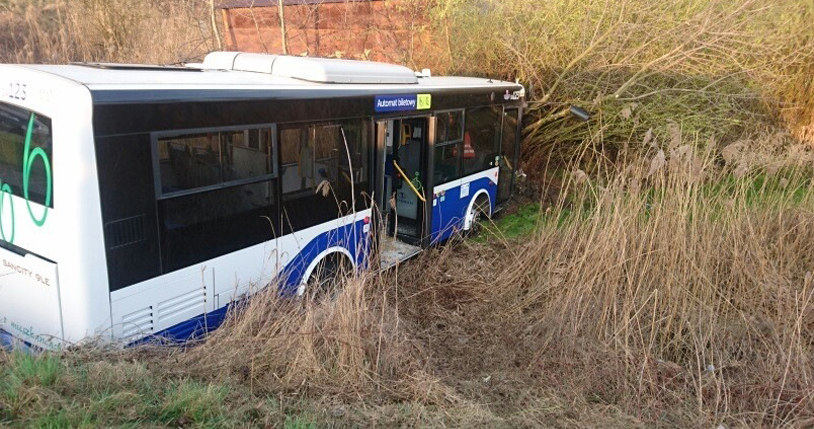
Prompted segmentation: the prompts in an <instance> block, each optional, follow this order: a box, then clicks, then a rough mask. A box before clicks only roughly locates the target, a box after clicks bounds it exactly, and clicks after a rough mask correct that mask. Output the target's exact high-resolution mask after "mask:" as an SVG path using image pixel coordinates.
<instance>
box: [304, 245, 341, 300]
mask: <svg viewBox="0 0 814 429" xmlns="http://www.w3.org/2000/svg"><path fill="white" fill-rule="evenodd" d="M351 272H353V264H351V262H350V260H349V259H348V257H347V256H346V255H343V254H342V253H339V252H336V253H331V254H329V255H327V256H325V257H324V258H322V260H320V261H319V263H317V265H316V267H314V270H313V271H311V275H310V276H308V281H306V282H305V289H304V291H303V292H302V294H301V295H302V296H303V297H304V298H307V299H310V300H315V299H321V298H323V297H325V296H332V297H334V296H336V294H337V293H338V291H339V286H340V285H341V283H342V279H344V278H345V277H346V276H348V275H349V274H350V273H351Z"/></svg>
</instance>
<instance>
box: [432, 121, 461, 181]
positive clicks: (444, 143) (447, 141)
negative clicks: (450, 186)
mask: <svg viewBox="0 0 814 429" xmlns="http://www.w3.org/2000/svg"><path fill="white" fill-rule="evenodd" d="M436 117H437V118H438V120H437V121H436V131H435V165H434V166H433V173H434V180H433V183H435V184H436V185H441V184H444V183H447V182H450V181H452V180H455V179H458V178H460V177H461V166H460V159H461V157H460V155H461V149H462V147H463V133H464V132H463V125H464V121H463V111H462V110H456V111H453V112H442V113H438V114H436Z"/></svg>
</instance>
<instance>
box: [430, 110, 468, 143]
mask: <svg viewBox="0 0 814 429" xmlns="http://www.w3.org/2000/svg"><path fill="white" fill-rule="evenodd" d="M435 116H436V117H437V118H438V120H437V121H436V131H435V144H436V145H441V144H444V143H451V142H455V141H459V140H461V138H462V136H463V124H464V121H463V111H461V110H457V111H454V112H443V113H438V114H436V115H435Z"/></svg>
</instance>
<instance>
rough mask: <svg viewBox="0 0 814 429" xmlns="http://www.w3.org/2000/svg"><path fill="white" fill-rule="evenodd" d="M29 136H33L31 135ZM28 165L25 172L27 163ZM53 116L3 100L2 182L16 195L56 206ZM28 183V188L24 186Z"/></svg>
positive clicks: (0, 110) (0, 112)
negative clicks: (52, 144)
mask: <svg viewBox="0 0 814 429" xmlns="http://www.w3.org/2000/svg"><path fill="white" fill-rule="evenodd" d="M29 136H30V138H29ZM26 165H29V166H30V170H28V171H26V169H25V168H24V166H26ZM53 167H54V166H53V158H52V157H51V119H49V118H47V117H45V116H42V115H38V114H36V113H34V112H31V111H29V110H25V109H22V108H19V107H15V106H11V105H8V104H4V103H0V182H2V186H3V187H5V186H6V185H8V189H7V190H10V191H11V193H13V194H14V195H17V196H20V197H24V198H25V197H26V191H28V192H27V197H28V199H29V200H30V201H32V202H35V203H37V204H42V205H46V206H48V207H53V206H54V199H53V186H54V184H53ZM25 184H27V185H28V187H27V189H24V185H25Z"/></svg>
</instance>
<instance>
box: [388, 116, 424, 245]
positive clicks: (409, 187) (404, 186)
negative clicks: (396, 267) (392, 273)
mask: <svg viewBox="0 0 814 429" xmlns="http://www.w3.org/2000/svg"><path fill="white" fill-rule="evenodd" d="M427 126H428V121H427V118H423V117H422V118H409V119H401V120H397V121H395V126H394V133H393V134H394V139H393V146H394V150H393V157H394V163H393V165H394V167H396V171H395V172H394V175H393V178H394V180H393V194H394V199H395V206H396V223H395V225H394V228H397V229H398V230H397V231H396V235H397V237H398V238H400V239H402V240H405V241H408V242H412V244H417V243H418V242H419V241H420V240H421V238H422V237H423V229H424V228H423V227H424V204H423V201H422V198H424V194H425V192H424V182H425V181H426V179H425V177H426V175H425V171H424V170H425V169H424V168H423V167H424V164H425V162H424V153H425V151H426V150H425V147H426V143H427V134H428V133H427Z"/></svg>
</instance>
